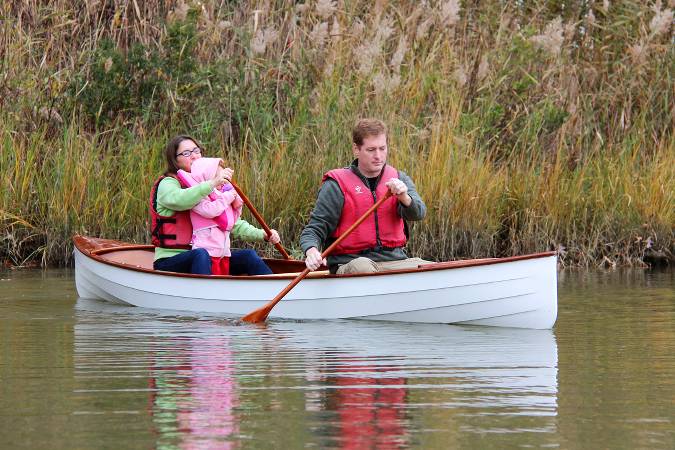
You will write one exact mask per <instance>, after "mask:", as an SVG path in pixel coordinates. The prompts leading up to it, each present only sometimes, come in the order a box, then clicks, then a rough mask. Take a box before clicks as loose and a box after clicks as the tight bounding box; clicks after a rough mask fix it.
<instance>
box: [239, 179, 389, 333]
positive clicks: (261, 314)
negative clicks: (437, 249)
mask: <svg viewBox="0 0 675 450" xmlns="http://www.w3.org/2000/svg"><path fill="white" fill-rule="evenodd" d="M389 197H391V192H390V191H387V193H386V194H385V195H383V196H382V198H381V199H379V200H378V201H377V202H375V204H374V205H373V206H371V207H370V208H369V209H368V211H366V212H365V213H363V215H362V216H361V217H359V218H358V220H357V221H356V222H354V223H353V224H352V226H350V227H349V228H347V231H345V232H344V233H342V236H340V237H338V238H337V239H336V240H335V242H333V243H332V244H331V245H330V247H328V248H327V249H326V250H324V251H323V253H321V258H322V259H323V258H325V257H326V256H328V255H330V254H331V252H332V251H333V250H334V249H335V247H337V246H338V244H340V242H342V241H343V240H344V239H345V238H346V237H347V236H349V235H350V234H351V232H352V231H354V230H355V229H356V227H358V226H359V225H361V223H362V222H363V221H364V220H366V219H367V218H368V216H370V215H371V214H372V213H373V212H374V211H375V210H376V209H377V208H379V207H380V205H382V203H384V202H385V200H387V199H388V198H389ZM309 272H310V270H309V268H305V270H303V271H302V272H300V274H299V275H298V276H297V277H295V279H294V280H293V281H291V282H290V283H289V284H288V286H286V287H285V288H284V289H283V290H282V291H281V292H279V293H278V294H277V296H276V297H274V298H273V299H272V300H271V301H270V302H268V303H267V304H266V305H265V306H263V307H261V308H258V309H256V310H255V311H252V312H250V313H248V314H247V315H245V316H244V317H243V318H242V320H243V321H244V322H250V323H259V322H264V321H265V320H267V316H268V315H269V313H270V311H272V308H274V306H275V305H276V304H277V303H279V302H280V301H281V299H282V298H284V297H285V296H286V294H288V293H289V292H290V290H291V289H293V288H294V287H295V285H297V284H298V283H300V281H302V279H303V278H305V277H306V276H307V274H308V273H309Z"/></svg>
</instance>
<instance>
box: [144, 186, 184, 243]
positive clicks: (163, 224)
mask: <svg viewBox="0 0 675 450" xmlns="http://www.w3.org/2000/svg"><path fill="white" fill-rule="evenodd" d="M164 178H166V176H164V175H162V176H161V177H159V178H157V180H156V181H155V183H154V184H153V185H152V191H150V218H151V219H152V223H151V224H150V235H151V236H152V245H154V246H155V247H161V248H181V249H186V250H189V249H190V248H191V246H190V241H191V240H192V223H191V222H190V211H176V213H175V214H174V215H173V216H163V215H161V214H159V213H158V212H157V189H158V187H159V183H161V182H162V180H163V179H164ZM171 178H176V177H174V176H171ZM176 179H177V178H176ZM178 182H179V183H180V180H178ZM186 187H187V186H183V184H182V183H181V188H183V189H185V188H186Z"/></svg>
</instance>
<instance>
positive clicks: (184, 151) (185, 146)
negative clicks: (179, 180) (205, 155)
mask: <svg viewBox="0 0 675 450" xmlns="http://www.w3.org/2000/svg"><path fill="white" fill-rule="evenodd" d="M185 155H187V156H185ZM201 157H202V152H201V149H200V148H199V147H198V146H197V144H195V143H194V141H192V140H191V139H186V140H184V141H182V142H181V143H180V144H179V145H178V149H177V150H176V162H177V163H178V168H179V169H183V170H184V171H186V172H189V171H190V168H191V167H192V161H194V160H195V159H199V158H201Z"/></svg>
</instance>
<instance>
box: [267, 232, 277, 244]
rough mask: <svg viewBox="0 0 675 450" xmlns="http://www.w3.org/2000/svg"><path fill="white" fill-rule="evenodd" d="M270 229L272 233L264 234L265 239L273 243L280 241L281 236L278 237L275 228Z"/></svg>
mask: <svg viewBox="0 0 675 450" xmlns="http://www.w3.org/2000/svg"><path fill="white" fill-rule="evenodd" d="M270 231H271V232H272V234H270V235H268V236H266V237H265V240H266V241H267V242H269V243H270V244H273V245H276V244H278V243H279V242H281V238H280V237H279V233H278V232H277V230H270Z"/></svg>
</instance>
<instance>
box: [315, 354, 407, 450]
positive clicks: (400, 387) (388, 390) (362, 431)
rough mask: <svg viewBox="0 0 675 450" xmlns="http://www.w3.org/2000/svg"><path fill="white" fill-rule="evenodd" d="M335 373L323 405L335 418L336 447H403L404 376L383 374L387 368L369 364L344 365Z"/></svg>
mask: <svg viewBox="0 0 675 450" xmlns="http://www.w3.org/2000/svg"><path fill="white" fill-rule="evenodd" d="M339 372H342V373H343V374H342V375H338V376H337V377H336V378H335V380H334V381H335V385H336V386H337V387H338V388H337V389H335V390H334V391H333V392H332V393H330V394H329V398H328V404H327V407H328V409H330V410H334V411H336V412H337V414H338V417H339V425H338V426H339V439H340V447H341V448H345V449H361V448H399V447H406V446H407V444H408V442H409V435H408V430H407V425H406V424H407V419H406V417H405V405H406V397H407V389H406V380H405V378H402V377H392V378H390V377H386V372H387V368H381V367H377V366H372V365H353V366H349V365H348V366H344V367H341V368H340V370H339ZM360 373H362V374H363V375H362V376H360V375H359V374H360Z"/></svg>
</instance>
